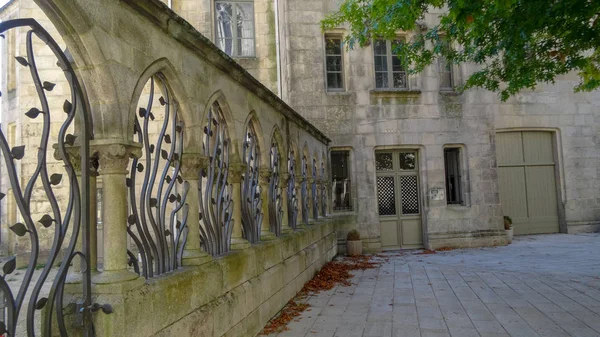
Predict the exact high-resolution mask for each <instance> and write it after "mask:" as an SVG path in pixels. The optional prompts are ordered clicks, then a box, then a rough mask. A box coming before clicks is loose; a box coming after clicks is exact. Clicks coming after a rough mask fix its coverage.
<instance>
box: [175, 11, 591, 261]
mask: <svg viewBox="0 0 600 337" xmlns="http://www.w3.org/2000/svg"><path fill="white" fill-rule="evenodd" d="M339 3H340V2H339V1H329V0H311V1H306V0H274V1H270V0H235V1H226V0H223V1H221V0H217V1H212V0H200V1H197V0H172V1H171V5H172V8H173V9H174V11H175V12H176V13H178V14H179V15H181V16H182V17H183V18H185V19H186V20H187V21H188V22H190V23H191V24H192V25H193V26H194V27H196V28H197V29H198V30H199V31H200V32H201V33H202V34H204V35H205V36H207V37H209V38H211V39H212V41H214V42H215V43H216V44H217V45H219V46H220V47H221V49H223V50H224V51H225V52H227V53H228V54H229V55H231V56H232V57H233V58H234V59H235V60H236V61H238V62H240V64H242V65H243V66H244V67H246V69H248V71H249V72H250V73H252V74H253V75H254V76H256V77H257V78H258V79H259V80H261V81H262V82H263V83H264V84H265V85H266V86H268V87H269V88H271V90H273V91H274V92H275V91H276V92H278V93H279V95H280V96H281V97H282V98H283V99H284V100H285V101H286V102H287V103H288V104H290V105H291V106H292V107H294V109H296V110H297V111H298V112H300V113H301V114H302V115H303V116H305V117H306V118H307V119H309V120H310V121H311V122H312V123H314V124H315V125H316V126H317V127H318V128H320V129H321V130H322V131H324V132H325V133H326V134H327V135H328V136H329V137H330V138H331V139H332V143H331V144H330V147H329V152H330V164H331V167H330V170H331V172H332V179H333V189H332V198H333V209H332V211H333V214H338V216H340V217H343V218H345V220H344V221H346V223H347V224H348V228H350V227H354V226H356V227H358V229H359V230H360V232H361V234H362V236H363V242H364V243H366V246H367V247H368V248H369V249H370V250H373V251H376V250H380V249H394V248H416V247H428V248H438V247H443V246H487V245H495V244H501V243H503V242H504V231H503V220H502V218H503V215H507V216H510V217H511V218H512V219H513V221H514V225H515V233H516V234H534V233H558V232H561V233H576V232H582V231H596V230H598V229H599V228H600V198H599V197H598V190H599V188H600V171H599V164H600V162H599V158H600V145H599V144H600V138H599V137H598V132H599V130H600V128H599V127H600V123H599V122H600V93H599V92H598V91H595V92H592V93H578V94H575V93H573V87H574V86H575V84H576V82H577V78H576V76H574V75H567V76H562V77H560V78H557V80H556V83H554V84H540V85H539V86H538V88H537V89H536V90H532V91H523V92H521V93H519V94H518V95H515V96H514V97H511V98H510V99H509V100H508V101H506V102H501V101H500V100H499V98H498V96H497V95H496V94H494V93H490V92H486V91H483V90H469V91H466V92H464V93H459V92H457V91H455V90H454V88H456V87H458V86H459V85H460V84H461V83H462V82H463V81H464V79H466V78H467V77H468V76H469V74H470V73H471V72H472V71H473V70H474V69H475V67H474V66H472V65H468V64H463V65H458V66H457V65H447V64H446V63H445V62H443V60H438V62H437V63H435V64H433V65H432V66H430V67H428V68H427V69H425V71H423V72H422V73H420V74H416V75H407V73H406V72H405V71H404V69H402V68H401V67H400V66H399V65H398V64H396V62H395V61H394V59H393V54H392V53H393V52H392V50H393V43H394V41H379V40H375V41H373V42H372V43H371V45H370V46H367V47H365V48H358V47H357V48H355V49H352V50H348V48H346V47H345V46H344V45H343V38H344V36H345V35H346V34H348V30H347V27H339V28H338V29H333V30H330V31H325V32H323V31H321V28H320V22H321V20H322V19H324V18H325V17H326V15H327V14H329V13H333V12H334V11H335V10H336V9H337V6H339ZM232 17H237V19H238V20H237V21H236V22H237V28H238V29H237V30H235V29H234V30H232V32H231V33H230V31H229V30H227V29H223V28H224V27H230V26H231V25H232V24H231V23H232V22H234V21H235V20H232V19H231V18H232ZM436 20H437V13H435V12H431V13H429V14H428V15H427V17H426V18H425V22H426V24H427V25H434V24H435V23H436ZM233 26H235V23H234V24H233ZM252 27H253V28H254V30H252ZM240 33H241V34H242V36H239V35H237V34H240ZM411 34H412V33H411V32H398V39H410V37H411ZM229 39H233V40H231V41H240V42H239V43H238V44H235V43H234V45H236V47H232V46H231V45H230V44H228V43H225V42H224V41H230V40H229ZM236 39H238V40H236ZM242 39H246V40H243V41H249V39H253V41H254V44H247V43H245V42H244V43H242ZM343 234H344V230H340V237H339V238H340V242H342V241H343V238H344V235H343Z"/></svg>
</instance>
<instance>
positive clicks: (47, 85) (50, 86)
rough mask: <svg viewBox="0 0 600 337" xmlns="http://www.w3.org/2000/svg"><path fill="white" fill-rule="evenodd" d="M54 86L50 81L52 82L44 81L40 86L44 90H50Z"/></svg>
mask: <svg viewBox="0 0 600 337" xmlns="http://www.w3.org/2000/svg"><path fill="white" fill-rule="evenodd" d="M55 86H56V83H52V82H46V81H44V83H42V88H44V90H46V91H52V89H54V87H55Z"/></svg>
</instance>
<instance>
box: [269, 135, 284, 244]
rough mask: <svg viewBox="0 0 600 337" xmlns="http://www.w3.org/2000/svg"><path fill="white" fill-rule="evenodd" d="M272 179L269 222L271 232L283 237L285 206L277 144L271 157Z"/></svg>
mask: <svg viewBox="0 0 600 337" xmlns="http://www.w3.org/2000/svg"><path fill="white" fill-rule="evenodd" d="M270 157H271V158H270V168H271V179H270V180H269V221H270V222H271V223H270V229H271V232H273V233H274V234H275V235H277V236H281V221H282V220H283V205H282V200H281V187H280V186H279V160H280V158H279V150H278V148H277V144H275V143H272V144H271V156H270Z"/></svg>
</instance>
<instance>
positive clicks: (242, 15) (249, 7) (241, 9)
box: [235, 2, 254, 22]
mask: <svg viewBox="0 0 600 337" xmlns="http://www.w3.org/2000/svg"><path fill="white" fill-rule="evenodd" d="M235 7H236V15H237V20H238V22H239V21H241V20H248V21H254V4H253V3H252V2H238V3H237V4H236V5H235Z"/></svg>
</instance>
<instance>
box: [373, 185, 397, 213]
mask: <svg viewBox="0 0 600 337" xmlns="http://www.w3.org/2000/svg"><path fill="white" fill-rule="evenodd" d="M377 201H378V205H379V215H396V190H395V182H394V177H377Z"/></svg>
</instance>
